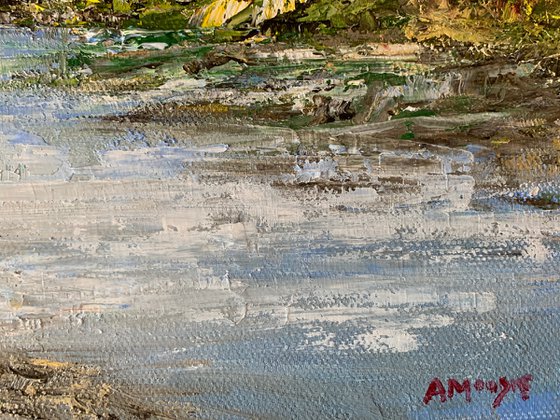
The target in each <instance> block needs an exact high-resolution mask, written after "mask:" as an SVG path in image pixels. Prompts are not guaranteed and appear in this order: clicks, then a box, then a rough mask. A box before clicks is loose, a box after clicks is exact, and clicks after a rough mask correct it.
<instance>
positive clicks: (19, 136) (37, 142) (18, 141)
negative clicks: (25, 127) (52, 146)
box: [6, 131, 46, 146]
mask: <svg viewBox="0 0 560 420" xmlns="http://www.w3.org/2000/svg"><path fill="white" fill-rule="evenodd" d="M6 137H7V138H8V143H9V144H12V145H28V146H44V145H45V144H46V143H45V141H44V140H43V139H42V138H41V137H39V136H36V135H35V134H31V133H28V132H25V131H18V132H15V133H13V134H8V135H6Z"/></svg>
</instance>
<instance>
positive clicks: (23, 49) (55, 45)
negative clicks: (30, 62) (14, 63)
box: [0, 26, 77, 59]
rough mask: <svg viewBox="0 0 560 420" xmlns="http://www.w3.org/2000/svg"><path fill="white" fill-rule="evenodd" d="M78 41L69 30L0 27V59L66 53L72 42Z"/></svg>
mask: <svg viewBox="0 0 560 420" xmlns="http://www.w3.org/2000/svg"><path fill="white" fill-rule="evenodd" d="M75 40H77V37H76V36H75V35H71V34H70V33H69V31H68V30H67V29H60V28H42V29H38V30H35V31H33V30H31V29H29V28H16V27H13V26H0V58H2V59H5V58H14V57H36V56H41V55H44V54H47V53H52V52H56V51H64V50H66V49H67V48H68V45H69V43H70V42H73V41H75Z"/></svg>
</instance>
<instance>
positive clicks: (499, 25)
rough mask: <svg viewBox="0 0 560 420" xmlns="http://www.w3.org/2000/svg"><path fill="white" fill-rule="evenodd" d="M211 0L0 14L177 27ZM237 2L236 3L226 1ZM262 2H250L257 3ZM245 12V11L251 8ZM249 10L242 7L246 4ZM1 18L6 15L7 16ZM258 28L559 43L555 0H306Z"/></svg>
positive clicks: (224, 36)
mask: <svg viewBox="0 0 560 420" xmlns="http://www.w3.org/2000/svg"><path fill="white" fill-rule="evenodd" d="M213 1H215V0H29V1H21V0H3V1H1V2H0V12H2V16H0V17H1V18H2V19H3V20H4V21H6V20H8V21H9V22H10V23H15V24H18V25H27V26H31V25H35V24H40V25H61V26H109V27H121V28H122V27H138V28H145V29H160V30H179V29H185V28H188V27H189V26H190V18H191V16H192V15H193V13H194V12H195V11H196V10H200V8H201V7H202V6H204V5H206V4H208V3H212V2H213ZM231 1H237V0H231ZM260 4H262V0H254V7H259V5H260ZM250 9H251V10H252V8H250ZM247 10H249V9H247ZM250 15H251V14H250V13H245V12H241V13H240V14H239V16H235V17H233V18H232V19H231V20H230V21H229V22H227V28H223V29H222V30H219V31H216V34H217V36H218V37H219V38H220V39H219V41H226V42H227V41H237V40H240V39H243V38H245V37H247V36H251V35H253V34H254V31H251V30H248V29H250V28H249V27H250V26H251V21H250V19H249V17H250ZM7 16H8V17H7ZM253 29H260V30H261V32H263V33H265V34H269V35H274V36H277V37H279V38H284V39H290V38H293V37H299V36H301V33H302V32H303V33H307V34H317V33H321V34H325V35H335V34H336V33H337V32H339V31H347V30H352V31H356V32H365V33H372V34H373V33H384V32H387V31H390V30H397V31H400V33H402V34H403V38H404V36H406V38H408V39H410V40H418V41H425V40H427V39H454V40H457V41H460V42H466V43H474V44H488V43H494V42H496V41H498V42H502V43H504V44H510V45H513V46H515V47H516V48H519V47H526V46H529V48H530V49H533V50H536V51H537V52H535V54H537V55H538V54H540V53H541V50H544V52H545V53H546V52H549V51H550V50H552V51H557V50H558V49H559V48H560V1H558V0H307V1H305V2H296V10H294V11H291V12H288V13H284V14H282V15H279V16H276V17H275V18H273V19H270V20H268V21H265V22H264V23H261V24H260V25H259V28H253Z"/></svg>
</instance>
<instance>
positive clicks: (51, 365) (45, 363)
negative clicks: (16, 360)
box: [31, 359, 71, 369]
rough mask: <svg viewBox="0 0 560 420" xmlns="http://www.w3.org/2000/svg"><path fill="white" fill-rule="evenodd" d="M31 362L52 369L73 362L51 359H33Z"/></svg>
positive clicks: (64, 366)
mask: <svg viewBox="0 0 560 420" xmlns="http://www.w3.org/2000/svg"><path fill="white" fill-rule="evenodd" d="M31 363H32V364H34V365H35V366H41V367H48V368H52V369H63V368H66V367H69V366H71V364H70V363H67V362H56V361H54V360H49V359H31Z"/></svg>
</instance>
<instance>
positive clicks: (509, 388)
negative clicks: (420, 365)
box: [424, 375, 533, 408]
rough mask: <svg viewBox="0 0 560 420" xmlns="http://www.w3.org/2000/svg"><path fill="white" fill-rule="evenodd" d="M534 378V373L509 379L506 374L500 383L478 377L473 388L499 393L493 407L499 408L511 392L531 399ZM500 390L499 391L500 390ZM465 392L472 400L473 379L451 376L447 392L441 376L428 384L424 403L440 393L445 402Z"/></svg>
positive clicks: (522, 397)
mask: <svg viewBox="0 0 560 420" xmlns="http://www.w3.org/2000/svg"><path fill="white" fill-rule="evenodd" d="M532 380H533V376H532V375H525V376H522V377H520V378H517V379H514V380H508V379H507V378H506V377H505V376H502V377H501V378H500V379H499V385H498V383H496V381H486V382H485V381H483V380H482V379H477V380H475V381H474V384H473V388H474V389H475V390H476V391H478V392H481V391H484V390H487V391H488V392H491V393H493V394H496V393H497V394H498V395H497V396H496V399H495V400H494V402H493V403H492V408H498V407H499V406H500V404H501V403H502V401H503V400H504V398H505V396H506V395H507V394H508V393H509V392H515V391H516V390H518V391H519V392H520V394H521V399H522V400H524V401H525V400H528V399H529V391H530V390H531V384H530V382H531V381H532ZM498 390H499V392H498ZM455 393H457V394H462V393H465V400H466V401H467V402H471V381H470V380H468V379H465V380H464V381H463V383H459V381H457V380H456V379H453V378H450V379H448V380H447V393H446V392H445V387H444V386H443V384H442V383H441V381H440V380H439V378H434V379H432V382H430V385H428V390H427V391H426V395H425V396H424V404H426V405H428V404H429V403H430V401H431V400H432V398H434V397H436V396H438V395H439V400H440V401H441V402H442V403H444V402H445V401H447V398H449V399H452V398H453V395H455Z"/></svg>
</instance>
